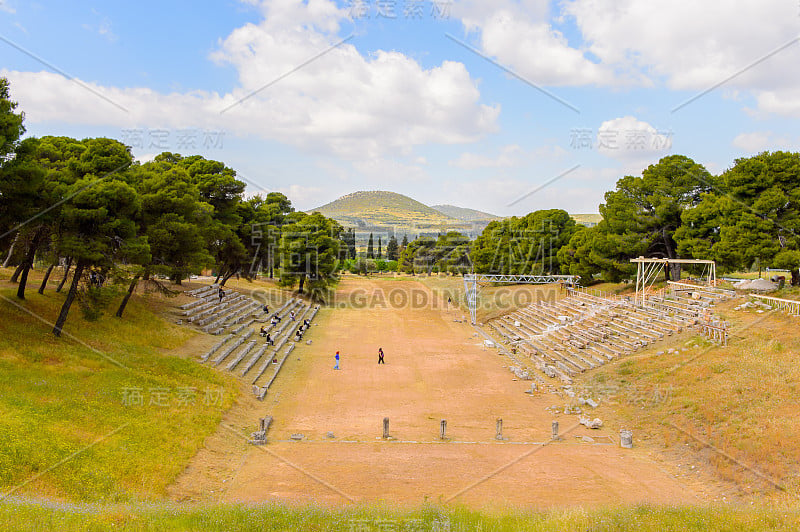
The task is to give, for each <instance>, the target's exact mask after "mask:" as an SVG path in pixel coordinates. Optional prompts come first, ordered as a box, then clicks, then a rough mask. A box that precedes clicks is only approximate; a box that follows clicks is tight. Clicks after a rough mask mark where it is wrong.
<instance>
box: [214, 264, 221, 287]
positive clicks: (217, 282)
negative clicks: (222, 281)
mask: <svg viewBox="0 0 800 532" xmlns="http://www.w3.org/2000/svg"><path fill="white" fill-rule="evenodd" d="M220 277H222V268H220V269H219V273H217V278H216V279H214V284H219V278H220Z"/></svg>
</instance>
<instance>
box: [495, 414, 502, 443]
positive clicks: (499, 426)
mask: <svg viewBox="0 0 800 532" xmlns="http://www.w3.org/2000/svg"><path fill="white" fill-rule="evenodd" d="M496 430H497V434H495V436H494V439H495V440H502V439H503V419H502V418H497V426H496Z"/></svg>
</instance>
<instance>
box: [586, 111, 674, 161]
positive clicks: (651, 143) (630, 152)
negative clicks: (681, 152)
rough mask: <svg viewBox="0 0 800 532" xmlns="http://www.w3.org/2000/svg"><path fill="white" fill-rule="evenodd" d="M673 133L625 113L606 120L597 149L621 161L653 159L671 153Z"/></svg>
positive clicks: (599, 134)
mask: <svg viewBox="0 0 800 532" xmlns="http://www.w3.org/2000/svg"><path fill="white" fill-rule="evenodd" d="M671 148H672V134H671V132H669V131H658V130H656V128H654V127H653V126H651V125H650V124H648V123H647V122H643V121H641V120H637V119H636V118H635V117H633V116H623V117H621V118H614V119H613V120H606V121H605V122H603V123H602V124H601V125H600V127H599V128H598V130H597V151H598V152H600V153H602V154H603V155H605V156H607V157H611V158H612V159H617V160H620V161H626V162H632V161H653V160H655V159H659V158H661V157H663V156H665V155H666V154H667V153H669V151H670V149H671Z"/></svg>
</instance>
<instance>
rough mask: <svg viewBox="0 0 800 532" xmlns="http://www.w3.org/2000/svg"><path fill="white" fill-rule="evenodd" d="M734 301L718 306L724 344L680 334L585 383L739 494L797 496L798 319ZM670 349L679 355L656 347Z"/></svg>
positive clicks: (646, 432) (641, 430) (638, 429)
mask: <svg viewBox="0 0 800 532" xmlns="http://www.w3.org/2000/svg"><path fill="white" fill-rule="evenodd" d="M738 302H740V300H739V301H732V302H727V303H725V304H723V305H720V307H719V308H718V309H717V311H718V313H719V314H720V316H721V317H722V318H723V319H724V320H726V321H729V322H730V323H731V331H732V337H731V340H730V344H729V346H728V347H717V346H714V345H712V344H710V343H709V342H708V341H707V340H705V338H704V337H702V336H699V337H697V336H695V337H691V336H686V335H682V336H681V337H680V338H675V339H671V340H668V341H667V342H666V343H659V344H658V345H657V346H656V347H653V348H651V349H649V350H648V351H645V352H643V353H642V354H637V355H634V356H633V357H628V358H627V359H623V360H622V361H619V362H615V363H613V364H610V365H607V366H604V367H603V368H601V369H599V370H597V371H595V372H593V373H591V374H589V375H587V376H586V377H585V380H584V381H583V384H584V385H586V386H587V387H589V388H590V389H595V390H597V391H598V393H606V394H607V395H608V396H609V399H610V400H609V401H607V403H606V404H607V407H612V408H615V409H616V411H617V412H618V413H619V414H621V415H622V416H623V417H624V418H626V419H628V420H629V422H630V424H631V427H632V428H633V430H634V431H635V433H637V434H639V435H641V436H645V437H648V436H649V437H650V438H652V440H653V441H654V442H657V443H660V444H661V445H663V446H664V447H665V448H667V449H670V450H672V451H675V452H679V453H680V454H685V453H684V450H685V449H686V448H687V445H688V447H689V448H690V449H692V450H693V451H694V453H693V455H692V456H691V457H689V459H691V460H693V461H694V462H695V463H696V465H698V466H700V467H710V468H711V469H712V470H713V471H714V472H715V474H716V475H718V476H719V477H721V478H723V479H726V480H729V481H732V482H734V483H735V484H736V485H737V486H739V487H740V488H741V490H742V491H743V492H744V493H763V494H767V495H769V496H775V495H777V496H782V495H783V494H785V493H788V494H793V495H796V494H797V493H798V488H800V481H799V480H800V443H798V442H800V423H798V421H800V416H798V414H797V406H796V403H797V399H798V391H800V367H798V364H797V357H798V353H800V337H798V334H797V332H798V324H800V318H797V317H790V316H787V315H784V314H780V313H777V312H772V313H763V314H760V313H757V312H756V311H734V310H732V308H733V307H734V306H735V305H736V304H738ZM669 347H675V348H679V349H680V354H667V353H665V354H662V355H657V353H658V352H665V351H666V350H667V348H669ZM690 435H693V436H690ZM704 442H705V443H707V444H708V445H706V444H705V443H704ZM684 458H685V459H686V457H684ZM737 462H738V463H737ZM776 486H780V488H778V487H776ZM782 489H785V491H782Z"/></svg>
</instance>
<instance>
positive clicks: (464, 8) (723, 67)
mask: <svg viewBox="0 0 800 532" xmlns="http://www.w3.org/2000/svg"><path fill="white" fill-rule="evenodd" d="M453 11H454V15H455V16H457V17H458V18H459V19H460V20H461V22H462V23H463V25H464V28H465V30H466V31H467V32H468V33H470V34H475V35H476V39H477V41H478V43H479V44H478V47H479V48H480V50H481V51H482V52H483V53H486V54H488V55H490V56H491V57H493V58H495V59H497V60H498V61H499V62H500V63H501V64H503V65H505V66H507V67H509V68H511V69H513V70H515V71H516V72H518V73H519V74H521V75H522V76H524V77H526V78H528V79H529V80H531V81H533V82H535V83H539V84H542V85H546V86H587V85H596V86H609V87H622V86H642V87H653V86H666V87H668V88H671V89H676V90H692V91H698V92H700V91H703V90H706V89H711V88H712V87H715V86H717V85H719V86H720V87H722V88H724V89H728V90H733V91H736V90H746V91H748V92H749V93H752V94H753V95H754V96H755V97H756V98H757V100H758V103H759V110H761V111H764V112H767V113H775V114H781V115H785V116H800V93H798V91H797V90H796V87H797V86H798V85H800V69H797V68H796V65H797V64H798V63H800V42H796V41H794V40H795V39H797V37H798V33H797V32H798V6H797V4H796V3H793V2H770V3H768V4H765V3H764V2H762V1H761V0H738V1H737V2H735V3H731V2H730V1H729V0H706V1H703V2H697V1H696V0H674V1H672V2H656V3H654V2H641V1H637V0H565V1H564V2H561V3H553V2H549V1H547V0H498V1H497V2H482V1H480V0H464V1H462V2H457V3H456V4H455V7H454V10H453ZM710 21H713V23H709V22H710ZM564 24H574V27H575V29H576V30H577V36H576V37H573V38H571V39H568V38H567V36H566V35H565V34H564V33H563V32H562V31H560V30H559V29H558V28H559V27H563V25H564ZM680 103H681V102H680V101H676V102H675V105H678V104H680Z"/></svg>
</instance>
